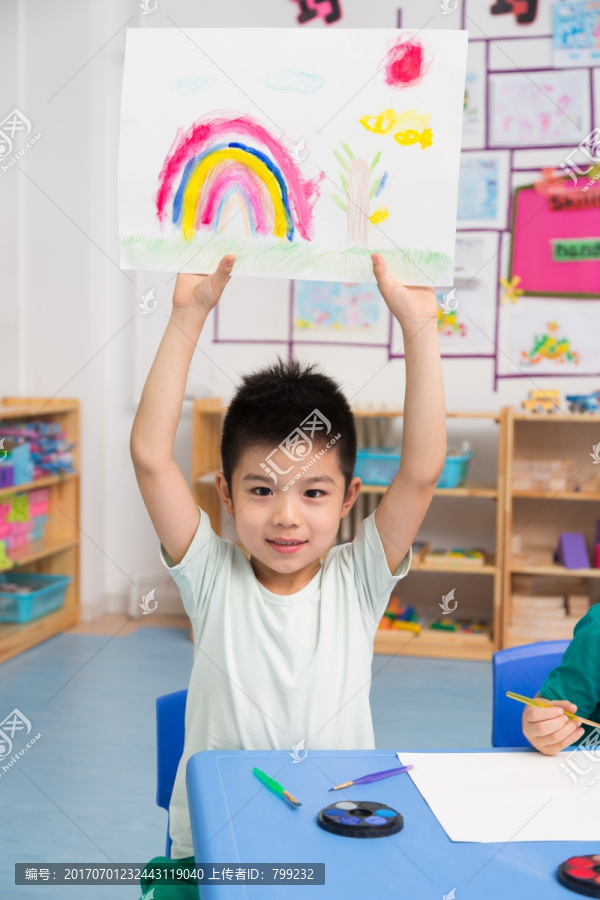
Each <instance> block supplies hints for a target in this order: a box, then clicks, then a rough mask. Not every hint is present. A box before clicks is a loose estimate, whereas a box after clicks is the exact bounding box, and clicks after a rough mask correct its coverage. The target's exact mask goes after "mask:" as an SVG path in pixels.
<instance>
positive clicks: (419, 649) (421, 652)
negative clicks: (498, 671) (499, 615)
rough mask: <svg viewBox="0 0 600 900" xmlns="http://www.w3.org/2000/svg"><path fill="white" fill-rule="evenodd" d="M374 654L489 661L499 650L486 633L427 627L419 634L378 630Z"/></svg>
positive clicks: (399, 630) (394, 629) (396, 629)
mask: <svg viewBox="0 0 600 900" xmlns="http://www.w3.org/2000/svg"><path fill="white" fill-rule="evenodd" d="M373 648H374V652H375V653H386V654H390V655H393V656H396V655H398V656H434V657H441V658H444V659H469V660H489V659H491V658H492V654H493V653H495V652H496V650H498V649H499V648H498V647H497V646H496V644H494V642H493V641H492V640H491V639H490V636H489V635H488V634H486V633H485V632H479V633H474V634H468V633H466V632H464V631H462V632H461V631H437V630H436V629H431V628H424V629H422V630H421V631H420V632H418V633H417V634H415V633H414V632H412V631H403V630H401V629H398V628H389V629H387V628H386V629H384V630H381V629H379V630H378V631H377V633H376V634H375V641H374V644H373Z"/></svg>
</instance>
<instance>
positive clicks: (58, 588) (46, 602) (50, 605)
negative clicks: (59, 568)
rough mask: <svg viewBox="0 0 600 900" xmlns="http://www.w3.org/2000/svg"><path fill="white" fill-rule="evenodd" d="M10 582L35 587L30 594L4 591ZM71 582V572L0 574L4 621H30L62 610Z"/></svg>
mask: <svg viewBox="0 0 600 900" xmlns="http://www.w3.org/2000/svg"><path fill="white" fill-rule="evenodd" d="M7 581H10V582H14V583H15V584H22V585H23V586H24V587H31V588H33V590H32V591H31V593H29V594H11V593H7V592H6V591H4V592H3V591H2V585H3V584H5V583H6V582H7ZM71 581H73V579H72V578H71V576H70V575H28V574H26V573H24V572H20V573H15V574H13V573H11V574H9V573H8V572H2V573H0V622H30V621H31V619H38V618H39V617H40V616H45V615H46V613H49V612H52V610H54V609H59V608H60V607H61V606H62V605H63V603H64V602H65V591H66V589H67V585H68V584H69V583H70V582H71Z"/></svg>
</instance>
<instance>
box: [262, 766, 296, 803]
mask: <svg viewBox="0 0 600 900" xmlns="http://www.w3.org/2000/svg"><path fill="white" fill-rule="evenodd" d="M252 771H253V772H254V774H255V775H256V777H257V778H258V780H259V781H262V783H263V784H264V785H266V786H267V787H268V788H269V790H271V791H273V793H274V794H278V795H279V796H280V797H285V799H286V800H288V801H289V802H290V803H291V804H292V806H302V804H301V803H300V801H299V800H296V798H295V797H293V796H292V795H291V794H290V792H289V791H286V790H284V788H283V785H281V784H279V782H278V781H275V780H274V779H273V778H269V776H268V775H266V774H265V773H264V772H261V771H260V769H257V768H256V766H254V768H253V769H252Z"/></svg>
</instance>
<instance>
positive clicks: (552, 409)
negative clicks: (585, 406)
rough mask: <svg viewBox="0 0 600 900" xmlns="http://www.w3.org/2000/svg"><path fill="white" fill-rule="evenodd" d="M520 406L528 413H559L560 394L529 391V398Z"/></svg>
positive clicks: (556, 392)
mask: <svg viewBox="0 0 600 900" xmlns="http://www.w3.org/2000/svg"><path fill="white" fill-rule="evenodd" d="M567 399H568V397H567ZM521 406H522V408H523V409H524V410H527V411H528V412H535V413H544V412H549V413H558V412H560V394H559V393H558V391H542V390H538V391H529V397H528V398H527V400H523V401H522V402H521Z"/></svg>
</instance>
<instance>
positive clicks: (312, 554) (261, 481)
mask: <svg viewBox="0 0 600 900" xmlns="http://www.w3.org/2000/svg"><path fill="white" fill-rule="evenodd" d="M271 450H272V447H253V448H251V449H249V450H246V451H245V452H244V453H243V455H242V457H241V459H240V463H239V465H238V466H236V468H235V469H234V472H233V476H232V485H231V488H232V490H231V495H230V494H229V491H228V489H227V483H226V482H225V479H224V476H223V474H222V473H219V474H218V475H217V487H218V489H219V493H220V495H221V499H222V500H223V503H224V504H225V507H226V509H227V511H228V512H229V513H230V515H233V516H234V517H235V525H236V530H237V533H238V536H239V539H240V541H241V542H242V544H243V545H244V547H245V548H246V549H247V550H248V551H249V552H250V553H251V554H252V557H253V558H255V559H257V560H259V561H260V562H261V563H262V564H263V565H264V566H266V567H268V568H269V569H271V570H273V571H274V572H278V573H281V574H285V573H292V572H298V571H299V570H301V569H303V568H305V567H307V566H310V567H311V568H314V563H315V560H318V559H319V557H320V556H322V555H323V554H324V553H326V552H327V550H328V549H329V548H330V547H331V545H332V544H333V542H334V540H335V536H336V534H337V531H338V528H339V524H340V520H341V519H343V518H344V516H346V515H347V513H348V512H349V510H350V508H351V507H352V505H353V503H354V501H355V499H356V496H357V494H358V491H359V489H360V485H361V480H360V478H353V479H352V481H351V483H350V486H349V488H348V491H347V493H346V495H345V496H344V477H343V475H342V471H341V469H340V467H339V465H338V459H337V452H336V450H335V448H334V447H330V448H329V449H325V445H323V446H322V447H313V450H312V453H311V454H310V455H309V456H308V458H307V459H306V460H304V461H297V462H293V461H292V460H291V459H290V458H289V457H288V456H286V455H285V454H284V453H283V452H282V451H281V450H280V449H279V448H278V449H277V451H276V452H275V453H271V452H270V451H271ZM321 451H324V452H322V455H320V456H319V455H318V454H319V453H320V452H321ZM267 456H269V461H268V462H267ZM315 456H316V457H317V458H316V459H314V462H313V463H312V465H309V464H310V461H311V460H312V459H313V458H314V457H315ZM261 463H263V464H264V465H266V466H268V468H269V469H270V470H271V471H272V472H273V473H274V474H275V475H276V477H277V484H276V483H275V481H274V480H273V478H272V477H271V476H270V475H269V474H267V472H266V471H265V469H263V468H261V465H260V464H261ZM303 466H305V467H306V468H307V470H306V471H305V472H304V471H303V469H302V467H303ZM288 470H289V471H288ZM280 472H285V474H280ZM295 476H297V477H296V478H295V480H294V477H295ZM290 482H291V484H290ZM291 541H294V542H295V543H294V544H291V543H290V542H291ZM277 542H287V544H282V543H277Z"/></svg>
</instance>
